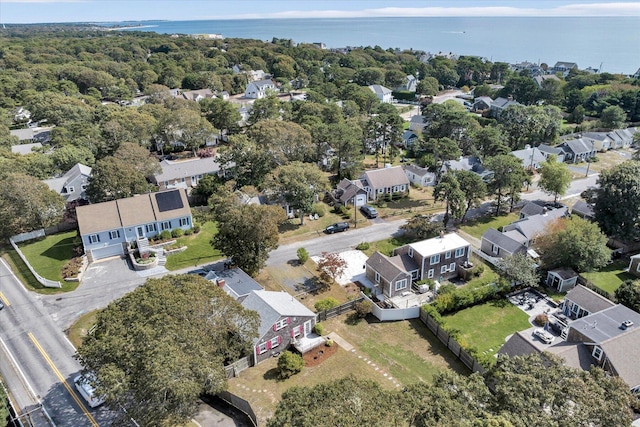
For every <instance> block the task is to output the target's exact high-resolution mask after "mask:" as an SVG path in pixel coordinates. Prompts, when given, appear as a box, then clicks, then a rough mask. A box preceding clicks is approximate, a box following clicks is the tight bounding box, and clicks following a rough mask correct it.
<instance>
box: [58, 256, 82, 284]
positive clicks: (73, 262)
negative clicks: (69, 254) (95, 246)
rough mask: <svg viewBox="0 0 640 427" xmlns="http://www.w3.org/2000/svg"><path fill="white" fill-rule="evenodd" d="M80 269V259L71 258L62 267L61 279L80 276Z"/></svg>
mask: <svg viewBox="0 0 640 427" xmlns="http://www.w3.org/2000/svg"><path fill="white" fill-rule="evenodd" d="M81 268H82V258H81V257H75V258H71V259H70V260H69V261H67V263H66V264H65V265H64V267H62V272H61V273H62V277H63V278H65V279H68V278H70V277H77V276H78V274H80V269H81Z"/></svg>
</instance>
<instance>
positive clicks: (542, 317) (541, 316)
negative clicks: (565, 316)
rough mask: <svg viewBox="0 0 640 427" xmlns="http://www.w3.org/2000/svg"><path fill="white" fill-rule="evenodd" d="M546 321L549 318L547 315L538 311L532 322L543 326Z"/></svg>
mask: <svg viewBox="0 0 640 427" xmlns="http://www.w3.org/2000/svg"><path fill="white" fill-rule="evenodd" d="M548 321H549V318H548V317H547V315H546V314H544V313H540V314H538V315H537V316H536V318H535V319H534V320H533V323H535V324H536V325H538V326H544V325H546V324H547V322H548Z"/></svg>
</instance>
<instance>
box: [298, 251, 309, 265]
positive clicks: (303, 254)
mask: <svg viewBox="0 0 640 427" xmlns="http://www.w3.org/2000/svg"><path fill="white" fill-rule="evenodd" d="M296 254H297V255H298V262H299V263H300V264H304V263H305V262H307V260H308V259H309V252H307V250H306V249H305V248H298V250H297V251H296Z"/></svg>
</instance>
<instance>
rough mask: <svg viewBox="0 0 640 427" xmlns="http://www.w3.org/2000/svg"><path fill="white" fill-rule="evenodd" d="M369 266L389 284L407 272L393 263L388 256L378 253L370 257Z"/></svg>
mask: <svg viewBox="0 0 640 427" xmlns="http://www.w3.org/2000/svg"><path fill="white" fill-rule="evenodd" d="M367 265H368V266H369V267H371V268H372V269H373V270H374V271H375V272H377V273H378V274H379V275H380V277H382V278H384V279H385V280H386V281H388V282H392V281H393V280H394V279H395V278H396V277H398V276H399V275H400V274H403V273H406V271H403V270H402V269H401V268H400V267H398V265H397V264H396V263H394V262H393V261H391V259H389V257H388V256H386V255H383V254H381V253H380V252H377V251H376V252H374V253H373V255H371V256H370V257H369V259H368V260H367Z"/></svg>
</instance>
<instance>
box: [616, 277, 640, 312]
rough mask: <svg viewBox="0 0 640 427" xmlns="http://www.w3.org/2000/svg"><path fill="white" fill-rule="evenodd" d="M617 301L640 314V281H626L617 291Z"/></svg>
mask: <svg viewBox="0 0 640 427" xmlns="http://www.w3.org/2000/svg"><path fill="white" fill-rule="evenodd" d="M615 296H616V301H618V303H620V304H622V305H624V306H627V307H629V308H630V309H631V310H633V311H635V312H638V313H640V281H638V280H626V281H625V282H624V283H622V285H620V287H618V289H616V291H615Z"/></svg>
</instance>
